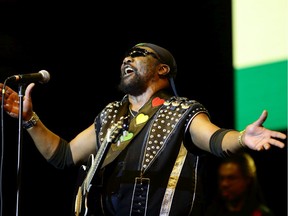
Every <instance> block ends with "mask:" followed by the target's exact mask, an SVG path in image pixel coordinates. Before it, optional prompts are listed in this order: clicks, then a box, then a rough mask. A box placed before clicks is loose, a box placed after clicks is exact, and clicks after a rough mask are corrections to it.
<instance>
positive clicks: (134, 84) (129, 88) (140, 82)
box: [118, 76, 147, 96]
mask: <svg viewBox="0 0 288 216" xmlns="http://www.w3.org/2000/svg"><path fill="white" fill-rule="evenodd" d="M118 89H119V90H120V91H122V92H123V93H124V94H130V95H133V96H139V95H141V94H142V93H143V92H145V91H146V89H147V80H145V79H143V78H142V77H140V76H135V78H134V79H132V81H131V82H129V83H125V81H124V80H123V78H122V79H121V81H120V83H119V85H118Z"/></svg>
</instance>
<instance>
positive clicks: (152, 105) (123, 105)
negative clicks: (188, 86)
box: [96, 91, 170, 168]
mask: <svg viewBox="0 0 288 216" xmlns="http://www.w3.org/2000/svg"><path fill="white" fill-rule="evenodd" d="M169 97H170V96H168V95H167V94H166V93H164V92H163V91H160V92H157V93H156V94H154V95H153V96H152V97H151V98H150V100H149V101H148V102H147V103H146V104H145V105H144V106H143V107H142V108H141V109H140V110H139V112H138V114H137V115H136V116H135V117H134V118H133V119H131V121H130V123H129V129H128V130H124V131H123V133H122V135H121V136H120V138H119V139H118V141H117V142H115V143H112V145H111V147H110V149H109V151H108V153H107V155H106V158H105V160H104V162H103V164H102V168H103V167H104V166H106V165H107V164H109V163H111V162H112V161H113V160H114V159H115V158H116V157H117V156H118V155H119V154H120V153H121V151H123V150H124V149H125V148H126V147H127V145H128V144H129V143H130V142H131V140H132V139H133V138H134V137H136V136H137V134H138V133H139V132H140V131H141V130H142V128H143V127H144V126H145V125H146V123H147V122H148V121H149V119H150V118H151V117H152V116H153V115H154V114H155V113H156V111H157V110H158V109H159V108H160V107H161V106H162V105H163V103H164V102H165V100H166V99H168V98H169ZM128 106H129V101H128V97H127V95H126V96H125V97H124V98H123V100H122V101H120V102H117V101H116V102H112V103H110V104H108V106H106V108H105V109H104V110H103V111H102V112H101V114H100V120H101V122H102V124H100V125H102V126H101V127H100V128H99V129H98V130H99V131H97V134H99V138H100V140H99V141H100V142H99V143H100V144H101V142H102V141H103V140H104V137H105V135H106V131H107V129H108V128H109V127H110V126H111V124H113V123H115V122H117V121H119V119H120V118H121V117H123V116H125V115H128V114H127V111H128V110H129V108H128ZM111 119H112V121H111ZM128 119H129V118H128ZM108 122H109V123H111V124H109V123H108ZM124 124H125V122H124ZM96 128H97V127H96Z"/></svg>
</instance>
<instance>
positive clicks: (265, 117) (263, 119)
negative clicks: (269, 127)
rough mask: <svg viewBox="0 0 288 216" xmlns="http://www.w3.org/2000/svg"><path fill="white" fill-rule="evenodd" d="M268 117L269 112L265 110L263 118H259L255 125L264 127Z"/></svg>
mask: <svg viewBox="0 0 288 216" xmlns="http://www.w3.org/2000/svg"><path fill="white" fill-rule="evenodd" d="M267 117H268V112H267V110H264V111H263V112H262V114H261V116H260V117H259V119H258V120H257V121H255V122H254V123H253V125H257V126H262V125H263V123H264V122H265V121H266V119H267Z"/></svg>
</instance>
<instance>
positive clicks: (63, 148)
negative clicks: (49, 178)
mask: <svg viewBox="0 0 288 216" xmlns="http://www.w3.org/2000/svg"><path fill="white" fill-rule="evenodd" d="M48 162H49V163H50V164H51V165H53V166H54V167H56V168H57V169H64V168H65V167H71V166H73V165H74V162H73V158H72V152H71V149H70V145H69V144H68V142H67V141H66V140H64V139H62V138H60V141H59V145H58V147H57V149H56V151H55V152H54V154H53V155H52V157H51V158H50V159H49V160H48Z"/></svg>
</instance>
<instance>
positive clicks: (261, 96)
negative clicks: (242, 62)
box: [234, 60, 287, 130]
mask: <svg viewBox="0 0 288 216" xmlns="http://www.w3.org/2000/svg"><path fill="white" fill-rule="evenodd" d="M234 72H235V76H234V77H235V80H234V82H235V83H234V87H235V98H234V102H235V128H236V129H238V130H242V129H244V128H245V127H246V125H247V124H250V123H252V122H254V121H255V120H256V119H257V118H258V117H259V116H260V115H261V113H262V111H263V110H264V109H266V110H267V111H268V119H267V120H266V122H265V123H264V126H265V127H267V128H270V129H273V130H286V129H287V60H285V61H280V62H275V63H272V64H265V65H258V66H255V67H249V68H241V69H235V71H234Z"/></svg>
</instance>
